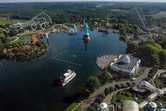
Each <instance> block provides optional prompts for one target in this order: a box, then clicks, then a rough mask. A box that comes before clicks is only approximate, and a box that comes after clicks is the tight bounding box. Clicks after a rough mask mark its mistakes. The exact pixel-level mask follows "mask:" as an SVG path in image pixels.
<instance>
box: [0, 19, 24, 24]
mask: <svg viewBox="0 0 166 111" xmlns="http://www.w3.org/2000/svg"><path fill="white" fill-rule="evenodd" d="M15 22H16V20H0V24H12V23H15ZM20 22H22V23H25V22H26V20H20Z"/></svg>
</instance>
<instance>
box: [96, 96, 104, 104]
mask: <svg viewBox="0 0 166 111" xmlns="http://www.w3.org/2000/svg"><path fill="white" fill-rule="evenodd" d="M103 100H104V99H103V98H101V97H98V98H97V99H96V100H95V102H97V103H102V102H103Z"/></svg>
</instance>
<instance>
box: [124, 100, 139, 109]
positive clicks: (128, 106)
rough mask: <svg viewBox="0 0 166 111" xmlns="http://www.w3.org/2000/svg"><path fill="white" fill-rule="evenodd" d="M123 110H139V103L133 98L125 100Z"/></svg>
mask: <svg viewBox="0 0 166 111" xmlns="http://www.w3.org/2000/svg"><path fill="white" fill-rule="evenodd" d="M123 111H139V107H138V103H136V102H135V101H132V100H126V101H124V102H123Z"/></svg>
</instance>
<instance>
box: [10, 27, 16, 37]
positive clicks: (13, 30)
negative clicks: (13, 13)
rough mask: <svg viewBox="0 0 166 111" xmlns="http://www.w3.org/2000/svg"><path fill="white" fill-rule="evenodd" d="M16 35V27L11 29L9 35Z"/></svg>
mask: <svg viewBox="0 0 166 111" xmlns="http://www.w3.org/2000/svg"><path fill="white" fill-rule="evenodd" d="M16 35H17V31H16V30H15V29H14V28H12V29H10V32H9V36H10V37H13V36H16Z"/></svg>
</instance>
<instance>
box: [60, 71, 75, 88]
mask: <svg viewBox="0 0 166 111" xmlns="http://www.w3.org/2000/svg"><path fill="white" fill-rule="evenodd" d="M75 76H76V73H75V72H74V71H72V70H67V72H66V73H65V74H64V75H63V76H61V77H60V85H61V86H65V85H66V84H67V83H68V82H70V81H71V80H72V79H73V78H74V77H75Z"/></svg>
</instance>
